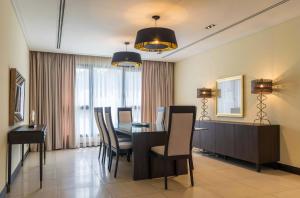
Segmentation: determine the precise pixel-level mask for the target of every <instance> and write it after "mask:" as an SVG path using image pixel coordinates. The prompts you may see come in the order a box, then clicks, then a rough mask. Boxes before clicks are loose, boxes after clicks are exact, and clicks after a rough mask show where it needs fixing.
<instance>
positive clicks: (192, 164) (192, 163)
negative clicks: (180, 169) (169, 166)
mask: <svg viewBox="0 0 300 198" xmlns="http://www.w3.org/2000/svg"><path fill="white" fill-rule="evenodd" d="M191 160H192V169H193V170H194V162H193V157H191Z"/></svg>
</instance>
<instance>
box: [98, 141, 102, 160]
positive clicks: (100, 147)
mask: <svg viewBox="0 0 300 198" xmlns="http://www.w3.org/2000/svg"><path fill="white" fill-rule="evenodd" d="M101 149H102V142H100V146H99V155H98V160H99V159H100V157H101Z"/></svg>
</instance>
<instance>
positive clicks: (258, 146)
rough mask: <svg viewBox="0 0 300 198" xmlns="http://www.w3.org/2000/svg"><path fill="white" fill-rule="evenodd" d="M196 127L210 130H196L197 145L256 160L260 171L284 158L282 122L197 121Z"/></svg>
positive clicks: (240, 157) (212, 151)
mask: <svg viewBox="0 0 300 198" xmlns="http://www.w3.org/2000/svg"><path fill="white" fill-rule="evenodd" d="M196 127H203V128H207V129H208V130H202V131H199V132H197V133H194V140H193V146H194V147H197V148H200V149H203V150H204V151H208V152H211V153H216V154H220V155H223V156H228V157H232V158H235V159H240V160H244V161H247V162H251V163H254V164H256V169H257V171H258V172H259V171H260V170H261V165H262V164H266V163H275V162H277V161H279V159H280V150H279V149H280V142H279V132H280V127H279V125H259V124H253V123H240V122H223V121H197V122H196Z"/></svg>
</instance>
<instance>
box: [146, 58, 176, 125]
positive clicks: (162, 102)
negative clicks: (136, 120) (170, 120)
mask: <svg viewBox="0 0 300 198" xmlns="http://www.w3.org/2000/svg"><path fill="white" fill-rule="evenodd" d="M173 73H174V63H167V62H157V61H143V66H142V121H143V122H150V123H155V121H156V109H157V107H159V106H170V105H172V104H173V78H174V74H173Z"/></svg>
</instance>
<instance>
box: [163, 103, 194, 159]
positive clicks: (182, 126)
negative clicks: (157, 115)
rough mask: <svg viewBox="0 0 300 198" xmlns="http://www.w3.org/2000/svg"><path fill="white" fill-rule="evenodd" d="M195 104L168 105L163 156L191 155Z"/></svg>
mask: <svg viewBox="0 0 300 198" xmlns="http://www.w3.org/2000/svg"><path fill="white" fill-rule="evenodd" d="M195 119H196V107H195V106H170V109H169V127H168V138H167V142H166V149H165V156H179V155H191V150H192V139H193V131H194V125H195Z"/></svg>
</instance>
